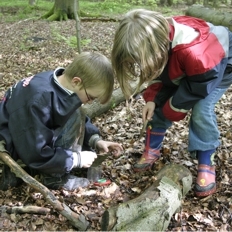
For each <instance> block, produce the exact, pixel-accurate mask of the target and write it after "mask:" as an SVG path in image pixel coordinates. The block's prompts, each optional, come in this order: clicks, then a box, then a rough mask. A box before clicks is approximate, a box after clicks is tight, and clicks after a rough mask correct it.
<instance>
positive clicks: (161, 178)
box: [101, 164, 192, 231]
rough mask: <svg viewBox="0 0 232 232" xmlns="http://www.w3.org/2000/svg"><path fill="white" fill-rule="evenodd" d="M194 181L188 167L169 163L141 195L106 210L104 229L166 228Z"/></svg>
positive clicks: (137, 229)
mask: <svg viewBox="0 0 232 232" xmlns="http://www.w3.org/2000/svg"><path fill="white" fill-rule="evenodd" d="M191 185H192V175H191V172H190V171H189V170H188V169H187V168H186V167H184V166H182V165H178V164H170V165H167V166H165V167H164V168H162V169H161V170H160V171H159V172H158V174H157V176H156V180H155V182H154V183H153V184H152V185H151V186H150V187H149V188H148V189H146V190H145V191H144V192H143V193H142V194H141V195H140V196H138V197H137V198H135V199H133V200H129V201H127V202H125V203H121V204H119V205H117V206H114V207H112V208H109V209H108V210H106V211H105V212H104V213H103V216H102V220H101V230H102V231H165V230H166V229H167V227H168V225H169V223H170V220H171V217H172V215H173V214H174V213H175V212H176V211H177V210H178V209H179V207H180V206H181V200H182V199H183V197H184V196H185V195H186V193H187V192H188V191H189V190H190V189H191Z"/></svg>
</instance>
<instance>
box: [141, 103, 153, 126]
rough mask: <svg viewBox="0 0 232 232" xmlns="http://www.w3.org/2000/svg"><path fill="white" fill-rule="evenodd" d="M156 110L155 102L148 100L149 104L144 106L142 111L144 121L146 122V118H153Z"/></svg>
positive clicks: (149, 119)
mask: <svg viewBox="0 0 232 232" xmlns="http://www.w3.org/2000/svg"><path fill="white" fill-rule="evenodd" d="M154 110H155V103H154V102H151V101H149V102H147V104H146V105H145V106H144V107H143V112H142V117H143V122H146V120H148V121H151V120H152V116H153V114H154Z"/></svg>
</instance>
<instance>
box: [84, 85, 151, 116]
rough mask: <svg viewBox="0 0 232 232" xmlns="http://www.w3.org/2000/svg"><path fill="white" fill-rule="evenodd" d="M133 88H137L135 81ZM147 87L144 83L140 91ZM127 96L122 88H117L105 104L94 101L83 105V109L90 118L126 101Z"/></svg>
mask: <svg viewBox="0 0 232 232" xmlns="http://www.w3.org/2000/svg"><path fill="white" fill-rule="evenodd" d="M148 85H149V84H148ZM131 86H132V89H135V88H136V86H137V83H136V82H135V83H133V84H132V85H131ZM145 88H146V84H143V85H142V86H141V87H140V89H139V91H138V92H141V91H143V90H144V89H145ZM125 100H126V99H125V96H124V95H123V93H122V90H121V88H117V89H115V90H114V91H113V94H112V96H111V99H110V100H109V101H108V102H107V103H106V104H104V105H102V104H100V103H99V102H98V101H96V102H93V103H92V104H91V105H89V104H86V105H83V106H82V108H83V111H84V113H85V114H86V115H88V116H89V117H90V118H94V117H97V116H99V115H101V114H103V113H106V112H107V111H108V110H110V109H113V108H114V107H116V106H117V105H119V104H120V103H121V102H123V101H125Z"/></svg>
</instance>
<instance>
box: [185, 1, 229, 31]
mask: <svg viewBox="0 0 232 232" xmlns="http://www.w3.org/2000/svg"><path fill="white" fill-rule="evenodd" d="M185 14H186V15H188V16H193V17H196V18H201V19H204V20H205V21H207V22H211V23H213V24H214V25H222V26H226V27H228V28H229V29H230V30H231V31H232V14H231V13H229V12H225V11H221V10H214V9H210V8H206V7H204V6H201V5H193V6H191V7H189V8H188V9H187V11H186V12H185Z"/></svg>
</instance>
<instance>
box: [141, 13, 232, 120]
mask: <svg viewBox="0 0 232 232" xmlns="http://www.w3.org/2000/svg"><path fill="white" fill-rule="evenodd" d="M169 23H170V26H171V28H172V29H173V33H170V40H171V48H170V54H169V59H168V63H167V65H166V67H165V69H164V70H163V73H162V74H161V75H160V77H158V78H157V79H155V80H154V81H153V82H154V83H153V84H152V85H150V86H149V87H148V88H147V89H146V91H145V92H144V99H145V101H146V102H147V101H154V102H155V103H156V107H162V112H163V115H164V117H166V118H167V119H169V120H171V121H179V120H181V119H183V118H184V117H185V115H186V114H187V112H188V111H189V110H190V109H191V108H192V107H193V106H194V104H195V103H196V102H197V101H199V100H201V99H203V98H205V97H206V96H207V95H208V94H210V93H211V92H212V91H213V90H214V89H215V88H216V87H217V86H219V85H221V84H222V82H223V77H224V75H223V74H224V71H225V69H226V66H227V64H228V60H229V58H232V33H231V32H230V31H229V30H228V29H227V28H225V27H223V26H214V25H212V24H210V23H206V22H205V21H203V20H201V19H198V18H193V17H189V16H177V17H173V18H172V19H169ZM227 78H228V77H227ZM231 82H232V74H231Z"/></svg>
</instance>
